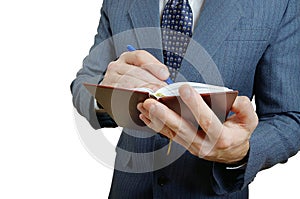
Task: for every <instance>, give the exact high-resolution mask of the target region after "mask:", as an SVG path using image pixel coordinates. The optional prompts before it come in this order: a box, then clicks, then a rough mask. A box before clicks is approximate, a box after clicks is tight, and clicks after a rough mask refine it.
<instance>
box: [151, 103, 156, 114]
mask: <svg viewBox="0 0 300 199" xmlns="http://www.w3.org/2000/svg"><path fill="white" fill-rule="evenodd" d="M155 110H156V105H155V104H151V106H150V108H149V112H150V114H153V113H154V112H155Z"/></svg>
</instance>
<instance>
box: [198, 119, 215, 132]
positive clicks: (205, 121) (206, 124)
mask: <svg viewBox="0 0 300 199" xmlns="http://www.w3.org/2000/svg"><path fill="white" fill-rule="evenodd" d="M212 122H213V121H212V119H211V118H204V119H202V121H199V123H200V124H201V123H202V124H203V129H204V130H206V131H208V129H209V127H210V126H211V125H212Z"/></svg>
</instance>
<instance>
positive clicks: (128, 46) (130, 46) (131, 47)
mask: <svg viewBox="0 0 300 199" xmlns="http://www.w3.org/2000/svg"><path fill="white" fill-rule="evenodd" d="M127 50H128V51H129V52H132V51H135V50H136V49H135V47H133V46H132V45H127ZM165 82H166V83H167V84H173V83H174V82H173V81H172V80H171V78H170V77H169V78H168V79H166V80H165Z"/></svg>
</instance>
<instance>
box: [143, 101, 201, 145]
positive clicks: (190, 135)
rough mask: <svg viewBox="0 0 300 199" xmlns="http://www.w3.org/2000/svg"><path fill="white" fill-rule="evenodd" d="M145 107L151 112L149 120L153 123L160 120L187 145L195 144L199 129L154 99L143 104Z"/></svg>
mask: <svg viewBox="0 0 300 199" xmlns="http://www.w3.org/2000/svg"><path fill="white" fill-rule="evenodd" d="M143 107H144V108H145V109H146V110H148V111H149V117H150V118H149V119H150V120H151V122H152V123H154V124H155V122H157V120H160V121H161V122H162V123H163V124H164V125H165V126H167V127H168V128H170V129H171V130H172V131H174V132H176V134H177V135H178V136H179V137H180V138H181V139H183V140H185V141H186V142H187V143H192V142H193V139H194V137H195V136H196V132H197V128H195V127H194V126H193V125H192V124H190V123H189V122H187V121H185V120H184V119H183V118H181V117H180V116H179V115H178V114H177V113H175V112H174V111H172V110H170V109H169V108H168V107H166V106H165V105H163V104H161V103H159V102H157V101H156V100H154V99H147V100H146V101H145V102H144V103H143ZM158 124H159V123H158ZM159 125H160V124H159Z"/></svg>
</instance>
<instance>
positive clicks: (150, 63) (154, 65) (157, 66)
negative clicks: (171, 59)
mask: <svg viewBox="0 0 300 199" xmlns="http://www.w3.org/2000/svg"><path fill="white" fill-rule="evenodd" d="M119 59H120V61H124V62H125V63H128V64H132V65H135V66H138V67H141V68H143V69H144V70H147V71H148V72H150V73H151V74H153V75H154V76H155V77H156V78H158V79H160V80H166V79H167V78H168V77H169V76H170V73H169V70H168V68H167V67H166V66H165V65H164V64H162V63H161V62H160V61H158V60H157V59H156V58H155V57H154V56H153V55H151V54H150V53H148V52H147V51H144V50H136V51H133V52H125V53H123V54H122V55H121V56H120V58H119Z"/></svg>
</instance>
